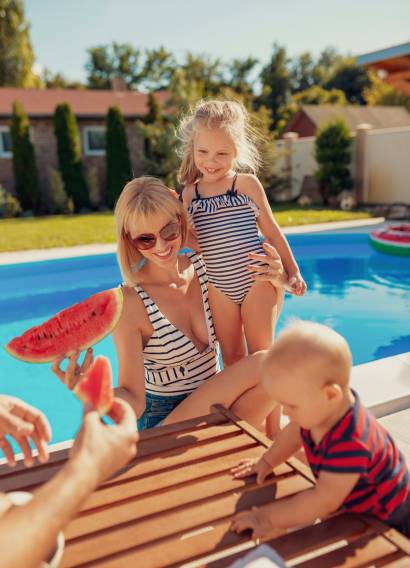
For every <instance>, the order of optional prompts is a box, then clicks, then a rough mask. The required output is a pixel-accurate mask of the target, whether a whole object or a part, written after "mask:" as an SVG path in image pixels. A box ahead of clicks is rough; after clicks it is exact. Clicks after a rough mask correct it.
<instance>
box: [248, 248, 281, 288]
mask: <svg viewBox="0 0 410 568" xmlns="http://www.w3.org/2000/svg"><path fill="white" fill-rule="evenodd" d="M262 246H263V250H264V251H265V253H266V254H258V253H256V252H250V253H249V258H251V259H253V260H259V261H260V262H263V263H264V266H255V265H253V264H251V265H248V267H247V268H248V270H250V271H251V272H253V273H254V274H253V275H252V276H253V279H254V280H261V281H265V282H270V283H271V284H272V285H273V286H275V287H278V288H283V287H284V286H285V284H286V283H287V276H286V273H285V269H284V268H283V264H282V260H281V258H280V256H279V254H278V252H277V250H276V249H275V248H274V247H273V246H272V245H270V244H269V243H268V242H266V241H265V242H264V243H262Z"/></svg>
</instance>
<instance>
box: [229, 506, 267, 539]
mask: <svg viewBox="0 0 410 568" xmlns="http://www.w3.org/2000/svg"><path fill="white" fill-rule="evenodd" d="M230 529H231V531H232V532H236V533H241V532H243V531H245V530H246V529H251V531H252V538H253V539H254V540H255V539H257V538H262V537H265V536H268V535H272V533H273V532H274V527H273V525H272V523H271V521H270V519H269V515H268V513H267V512H266V511H264V510H263V508H262V507H261V508H258V507H252V509H251V510H250V511H242V512H240V513H238V514H237V515H235V516H234V518H233V519H232V522H231V526H230Z"/></svg>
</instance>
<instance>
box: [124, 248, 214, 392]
mask: <svg viewBox="0 0 410 568" xmlns="http://www.w3.org/2000/svg"><path fill="white" fill-rule="evenodd" d="M187 256H188V258H189V259H190V261H191V262H192V264H193V266H194V269H195V272H196V275H197V277H198V279H199V283H200V286H201V292H202V300H203V305H204V313H205V320H206V325H207V329H208V346H207V347H206V348H205V349H204V350H203V351H198V349H197V348H196V347H195V345H194V344H193V342H192V341H191V339H189V338H188V337H187V336H186V335H185V334H184V333H182V331H180V330H179V329H177V328H176V327H175V326H174V325H173V324H172V323H171V322H170V321H169V320H168V319H167V318H166V317H165V316H164V314H162V313H161V311H160V309H159V308H158V306H157V304H156V303H155V302H154V301H153V300H152V299H151V298H150V297H149V296H148V294H147V293H146V292H145V290H144V289H143V288H142V287H141V286H136V287H135V290H136V291H137V292H138V294H139V296H140V298H141V299H142V301H143V302H144V306H145V308H146V310H147V314H148V317H149V319H150V322H151V324H152V327H153V328H154V332H153V334H152V335H151V337H150V339H149V340H148V342H147V344H146V345H145V347H144V350H143V354H144V370H145V389H146V393H147V395H149V394H152V395H159V396H164V397H169V396H176V397H177V396H180V395H187V394H189V393H191V392H192V391H194V390H195V389H196V388H197V387H199V385H201V384H202V383H203V382H204V381H206V380H207V379H209V378H211V377H213V376H214V375H215V374H216V373H217V372H218V371H220V367H219V358H218V355H219V353H218V344H217V342H216V336H215V330H214V325H213V321H212V315H211V310H210V308H209V303H208V279H207V276H206V270H205V265H204V262H203V260H202V258H201V256H200V255H197V254H196V253H189V254H187Z"/></svg>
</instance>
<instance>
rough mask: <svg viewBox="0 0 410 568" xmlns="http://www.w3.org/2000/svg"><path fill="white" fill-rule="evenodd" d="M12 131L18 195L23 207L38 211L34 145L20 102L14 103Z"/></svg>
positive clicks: (38, 192) (38, 190)
mask: <svg viewBox="0 0 410 568" xmlns="http://www.w3.org/2000/svg"><path fill="white" fill-rule="evenodd" d="M10 131H11V139H12V145H13V170H14V179H15V181H16V193H17V197H18V199H19V201H20V203H21V206H22V208H23V209H31V210H33V211H37V210H38V208H39V205H40V189H39V183H38V173H37V165H36V158H35V154H34V147H33V144H32V143H31V140H30V123H29V120H28V117H27V114H26V113H25V112H24V109H23V107H22V106H21V104H20V103H18V102H16V103H14V105H13V113H12V117H11V129H10Z"/></svg>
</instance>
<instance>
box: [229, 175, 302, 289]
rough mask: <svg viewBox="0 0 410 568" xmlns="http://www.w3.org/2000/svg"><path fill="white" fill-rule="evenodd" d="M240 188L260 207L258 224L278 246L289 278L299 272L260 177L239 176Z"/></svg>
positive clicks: (272, 243) (275, 245) (267, 237)
mask: <svg viewBox="0 0 410 568" xmlns="http://www.w3.org/2000/svg"><path fill="white" fill-rule="evenodd" d="M238 185H239V186H240V188H239V187H238V189H239V190H240V191H241V192H243V193H246V194H247V195H248V196H249V197H250V198H251V199H252V201H253V202H254V203H255V205H256V206H257V207H258V209H259V217H258V225H259V228H260V231H261V233H262V235H263V236H264V237H265V239H266V240H267V241H268V242H269V243H270V244H271V245H272V246H274V247H275V248H276V250H277V251H278V253H279V256H280V258H281V259H282V262H283V266H284V267H285V270H286V272H287V274H288V277H289V278H292V276H294V275H296V274H298V273H299V267H298V265H297V262H296V260H295V257H294V256H293V253H292V251H291V249H290V246H289V244H288V241H287V240H286V237H285V235H284V234H283V233H282V230H281V228H280V227H279V225H278V223H277V222H276V220H275V218H274V216H273V215H272V210H271V208H270V205H269V202H268V198H267V197H266V193H265V190H264V189H263V186H262V184H261V182H260V181H259V180H258V178H257V177H256V176H254V175H251V174H241V175H240V176H239V177H238Z"/></svg>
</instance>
